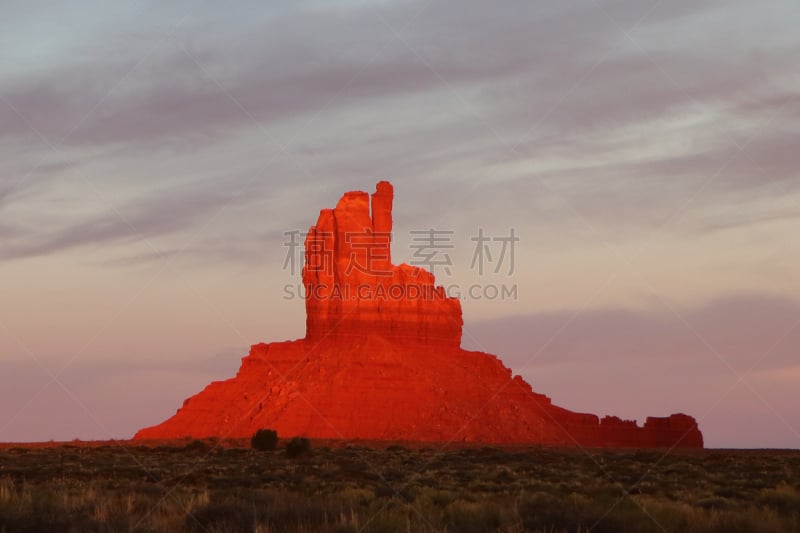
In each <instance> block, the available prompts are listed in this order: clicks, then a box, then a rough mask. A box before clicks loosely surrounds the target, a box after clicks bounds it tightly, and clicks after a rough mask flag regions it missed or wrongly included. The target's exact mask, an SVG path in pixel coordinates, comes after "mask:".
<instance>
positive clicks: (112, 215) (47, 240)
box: [0, 176, 250, 260]
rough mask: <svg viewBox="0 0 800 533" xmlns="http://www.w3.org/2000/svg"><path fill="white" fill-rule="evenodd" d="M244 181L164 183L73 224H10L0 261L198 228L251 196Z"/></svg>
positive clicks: (155, 251)
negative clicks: (23, 226)
mask: <svg viewBox="0 0 800 533" xmlns="http://www.w3.org/2000/svg"><path fill="white" fill-rule="evenodd" d="M247 178H249V176H248V177H247ZM244 181H245V179H244V178H241V179H238V180H232V179H230V178H216V179H209V180H207V181H206V182H203V183H193V184H192V186H191V187H187V186H170V187H161V188H158V189H155V190H151V191H148V192H147V193H144V194H142V195H140V196H139V197H138V198H136V199H134V200H131V201H129V202H128V203H127V204H124V205H122V206H119V207H115V208H113V209H106V210H104V212H103V213H102V214H100V215H91V216H89V217H87V219H84V220H79V221H76V222H73V223H68V224H61V223H57V224H51V225H49V227H47V226H45V227H36V228H35V229H27V230H22V229H21V228H19V227H16V228H9V229H8V232H9V233H10V234H11V236H12V237H14V236H15V237H16V238H13V239H11V240H10V241H7V242H5V243H4V246H3V248H2V250H0V260H10V259H19V258H24V257H33V256H39V255H47V254H52V253H56V252H61V251H65V250H70V249H73V248H79V247H85V246H109V245H113V244H118V243H121V242H130V241H134V242H138V241H141V240H144V239H151V238H157V237H160V236H165V235H169V234H172V233H175V232H178V231H180V230H183V229H186V228H188V227H196V228H197V230H198V231H199V229H200V227H198V226H200V225H201V224H204V223H206V222H207V221H208V220H209V218H210V217H211V216H212V215H213V214H214V213H215V212H217V211H219V210H221V209H223V207H225V206H227V205H229V204H230V203H235V204H242V203H246V202H247V201H248V200H250V198H249V197H248V196H246V195H238V194H237V193H238V191H240V190H241V189H240V188H239V187H237V186H236V185H237V183H242V182H244ZM191 234H194V232H191ZM188 238H189V236H187V240H188ZM148 249H150V250H151V251H153V252H154V253H155V256H156V257H159V258H160V257H161V253H160V250H159V249H156V250H152V249H151V248H149V247H148Z"/></svg>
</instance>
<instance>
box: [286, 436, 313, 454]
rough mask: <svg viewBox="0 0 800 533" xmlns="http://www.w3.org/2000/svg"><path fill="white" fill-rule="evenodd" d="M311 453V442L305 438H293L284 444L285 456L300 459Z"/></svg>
mask: <svg viewBox="0 0 800 533" xmlns="http://www.w3.org/2000/svg"><path fill="white" fill-rule="evenodd" d="M310 452H311V441H310V440H308V439H307V438H305V437H294V438H292V440H290V441H289V442H288V444H286V456H287V457H289V458H295V457H300V456H301V455H305V454H307V453H310Z"/></svg>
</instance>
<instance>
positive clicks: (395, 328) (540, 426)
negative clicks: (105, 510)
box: [135, 182, 703, 447]
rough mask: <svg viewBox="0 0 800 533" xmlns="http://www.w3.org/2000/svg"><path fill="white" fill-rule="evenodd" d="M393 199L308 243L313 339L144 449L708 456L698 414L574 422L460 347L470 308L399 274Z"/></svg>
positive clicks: (362, 201)
mask: <svg viewBox="0 0 800 533" xmlns="http://www.w3.org/2000/svg"><path fill="white" fill-rule="evenodd" d="M393 196H394V195H393V189H392V186H391V185H390V184H389V183H388V182H380V183H378V186H377V190H376V192H375V193H373V194H372V195H371V196H370V195H369V194H367V193H365V192H348V193H346V194H345V195H344V196H343V197H342V198H341V200H340V201H339V203H338V204H337V206H336V208H334V209H323V210H322V211H321V212H320V216H319V220H318V222H317V224H316V225H314V226H312V227H311V228H310V230H309V232H308V235H307V238H306V243H305V251H306V264H305V267H304V269H303V283H304V285H305V288H306V314H307V318H306V337H305V338H304V339H300V340H296V341H289V342H275V343H270V344H257V345H255V346H253V347H252V348H251V350H250V354H249V355H248V356H247V357H245V358H244V359H243V360H242V366H241V368H240V370H239V372H238V374H237V375H236V376H235V377H234V378H231V379H228V380H226V381H220V382H214V383H212V384H210V385H209V386H208V387H206V388H205V389H204V390H203V391H202V392H200V393H199V394H197V395H195V396H193V397H191V398H189V399H188V400H186V401H185V402H184V404H183V406H182V407H181V408H180V409H179V410H178V412H177V413H176V414H175V415H174V416H173V417H172V418H170V419H168V420H167V421H165V422H163V423H161V424H159V425H157V426H154V427H151V428H147V429H143V430H141V431H139V432H138V433H137V434H136V437H135V438H137V439H168V438H180V437H185V436H191V437H210V436H216V437H247V436H250V435H252V434H253V433H254V432H255V431H256V429H259V428H274V429H276V430H277V431H278V433H279V434H281V435H303V436H307V437H315V438H334V439H335V438H339V439H368V440H407V441H441V442H451V441H472V442H497V443H537V444H552V445H565V446H578V445H579V446H613V447H672V446H678V447H702V446H703V437H702V434H701V433H700V431H699V429H698V427H697V424H696V422H695V420H694V419H693V418H692V417H690V416H687V415H683V414H677V415H672V416H669V417H663V418H657V417H651V418H648V419H647V421H646V422H645V424H644V426H643V427H640V426H638V425H637V424H636V422H633V421H626V420H621V419H619V418H617V417H605V418H602V419H600V418H599V417H597V416H596V415H592V414H583V413H574V412H572V411H569V410H566V409H563V408H561V407H558V406H555V405H553V404H552V402H551V400H550V399H549V398H548V397H546V396H544V395H542V394H538V393H536V392H534V391H533V390H532V389H531V387H530V385H528V384H527V383H526V382H525V381H524V380H523V379H522V378H521V377H520V376H514V375H513V374H512V372H511V370H510V369H508V368H507V367H505V366H504V365H503V363H502V362H501V361H500V360H499V359H498V358H497V357H496V356H494V355H491V354H486V353H482V352H473V351H466V350H462V349H461V348H460V344H461V328H462V324H463V322H462V317H461V306H460V302H459V301H458V300H457V299H453V298H448V297H447V296H446V294H445V293H444V290H443V289H442V288H441V287H437V286H436V285H435V280H434V276H433V275H432V274H430V273H429V272H427V271H425V270H422V269H420V268H416V267H412V266H409V265H406V264H402V265H393V264H392V261H391V253H390V244H391V231H392V202H393Z"/></svg>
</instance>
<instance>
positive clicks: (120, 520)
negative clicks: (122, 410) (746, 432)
mask: <svg viewBox="0 0 800 533" xmlns="http://www.w3.org/2000/svg"><path fill="white" fill-rule="evenodd" d="M662 455H663V452H659V451H631V450H625V451H622V450H620V451H592V452H591V455H587V454H586V453H583V452H580V451H576V450H557V449H548V448H527V449H499V448H488V447H486V448H464V449H450V450H443V451H440V450H436V449H435V448H433V447H431V448H419V449H406V448H403V447H400V446H392V447H389V448H377V447H353V446H350V447H340V448H316V449H314V450H313V451H312V453H311V454H308V455H303V456H301V457H298V458H295V459H291V458H289V457H287V455H286V454H285V453H284V451H283V450H277V451H270V452H256V451H253V450H250V449H245V448H218V447H215V446H214V444H213V443H204V442H198V441H195V442H190V443H184V444H183V445H176V446H161V447H143V446H138V445H135V446H134V445H130V444H128V445H119V446H118V445H113V446H112V445H108V446H95V447H81V446H60V447H51V448H6V449H0V533H6V532H7V533H11V532H45V531H47V532H50V531H64V532H70V531H75V532H79V531H80V532H82V531H101V532H117V531H119V532H123V531H124V532H156V531H158V532H160V531H199V532H214V533H222V532H239V531H246V532H258V533H267V532H269V533H276V532H284V531H285V532H316V531H328V532H339V533H345V532H355V531H365V532H391V531H403V532H405V531H413V532H444V531H447V532H466V533H469V532H484V531H501V532H509V533H511V532H523V531H533V532H548V533H559V532H587V531H590V530H591V531H592V532H594V533H604V532H614V533H619V532H622V533H625V532H630V533H638V532H651V531H654V532H662V531H667V532H673V531H674V532H690V533H707V532H714V533H717V532H719V533H737V532H757V533H758V532H793V531H794V532H800V452H780V451H702V452H674V453H672V454H669V455H668V456H667V457H665V458H663V459H662Z"/></svg>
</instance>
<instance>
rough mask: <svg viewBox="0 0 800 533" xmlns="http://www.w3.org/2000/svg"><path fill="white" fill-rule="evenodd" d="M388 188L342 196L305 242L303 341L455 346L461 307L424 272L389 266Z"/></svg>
mask: <svg viewBox="0 0 800 533" xmlns="http://www.w3.org/2000/svg"><path fill="white" fill-rule="evenodd" d="M393 198H394V192H393V189H392V185H391V184H390V183H388V182H386V181H382V182H380V183H378V186H377V190H376V191H375V193H373V194H372V197H371V198H370V195H369V194H367V193H365V192H360V191H357V192H348V193H345V195H344V196H342V199H341V200H339V203H338V204H337V205H336V208H335V209H323V210H322V211H321V212H320V215H319V220H318V221H317V224H316V225H315V226H312V227H311V229H310V230H309V232H308V236H307V238H306V265H305V268H304V269H303V284H304V286H305V288H306V339H307V340H311V341H318V340H320V339H323V338H326V337H352V336H354V335H355V336H360V335H363V334H364V333H370V334H373V335H379V336H381V337H383V338H384V339H389V340H391V341H393V342H396V343H398V342H399V343H405V342H409V343H411V344H414V345H439V346H452V347H456V348H457V347H459V346H460V345H461V326H462V324H463V321H462V319H461V304H460V302H459V301H458V300H457V299H456V298H448V297H447V296H446V295H445V291H444V289H443V288H442V287H437V286H436V285H435V283H434V277H433V275H432V274H430V273H429V272H428V271H426V270H423V269H421V268H418V267H412V266H409V265H406V264H402V265H399V266H395V265H393V264H392V263H391V257H390V255H391V253H390V252H391V251H390V243H391V231H392V201H393Z"/></svg>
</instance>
